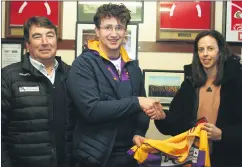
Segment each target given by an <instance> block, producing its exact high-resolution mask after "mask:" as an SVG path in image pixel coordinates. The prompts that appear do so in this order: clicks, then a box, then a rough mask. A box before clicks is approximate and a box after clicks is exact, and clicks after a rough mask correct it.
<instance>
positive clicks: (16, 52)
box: [1, 38, 24, 68]
mask: <svg viewBox="0 0 242 167" xmlns="http://www.w3.org/2000/svg"><path fill="white" fill-rule="evenodd" d="M1 40H2V41H1V49H2V53H1V67H2V68H4V67H6V66H8V65H10V64H12V63H17V62H20V61H21V59H22V56H23V50H24V42H23V41H22V40H11V39H3V38H2V39H1Z"/></svg>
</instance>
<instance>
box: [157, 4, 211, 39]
mask: <svg viewBox="0 0 242 167" xmlns="http://www.w3.org/2000/svg"><path fill="white" fill-rule="evenodd" d="M214 11H215V2H211V1H167V2H163V1H159V2H157V22H156V41H188V42H190V41H191V42H192V41H194V39H195V38H196V36H197V34H198V33H199V32H201V31H202V30H209V29H214V20H215V15H214ZM184 18H186V19H184ZM179 20H181V21H179Z"/></svg>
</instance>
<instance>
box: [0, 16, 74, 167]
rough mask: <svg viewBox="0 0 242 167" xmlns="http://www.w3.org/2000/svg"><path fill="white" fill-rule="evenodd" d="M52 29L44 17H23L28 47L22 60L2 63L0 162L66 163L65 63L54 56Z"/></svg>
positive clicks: (35, 166)
mask: <svg viewBox="0 0 242 167" xmlns="http://www.w3.org/2000/svg"><path fill="white" fill-rule="evenodd" d="M56 34H57V29H56V27H55V25H53V24H52V23H51V21H50V20H49V19H47V18H45V17H32V18H30V19H28V20H27V21H26V23H25V24H24V38H25V41H26V47H27V49H28V50H29V52H28V53H26V55H24V56H23V60H22V62H19V63H15V64H12V65H9V66H7V67H5V68H4V69H2V112H1V114H2V167H62V166H63V167H64V166H68V165H69V164H68V159H69V158H67V156H69V155H64V152H65V149H64V145H66V144H65V143H66V142H65V126H66V125H65V124H66V122H67V121H66V104H65V102H66V96H65V95H66V94H65V92H64V91H65V90H66V86H65V78H66V76H67V72H68V71H69V68H70V67H69V66H68V65H67V64H65V63H64V62H62V61H61V58H60V57H57V56H55V55H56V50H57V36H56ZM69 157H70V156H69Z"/></svg>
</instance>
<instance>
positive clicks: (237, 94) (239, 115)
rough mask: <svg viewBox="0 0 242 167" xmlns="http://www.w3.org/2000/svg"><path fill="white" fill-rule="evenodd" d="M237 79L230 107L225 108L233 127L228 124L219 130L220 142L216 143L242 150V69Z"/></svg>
mask: <svg viewBox="0 0 242 167" xmlns="http://www.w3.org/2000/svg"><path fill="white" fill-rule="evenodd" d="M237 78H238V80H239V82H237V86H234V90H236V91H233V92H234V93H233V96H230V97H229V98H230V99H233V100H232V101H233V104H232V103H230V106H228V108H227V109H228V110H229V113H231V114H229V115H230V116H231V117H232V119H233V125H231V124H230V125H227V126H225V127H223V128H221V130H222V139H221V141H217V142H218V143H220V142H222V143H223V144H225V145H229V146H231V147H234V148H235V149H238V148H240V149H242V142H241V141H242V133H241V132H242V103H241V99H242V67H241V73H240V76H238V77H237ZM234 83H235V82H234ZM228 89H230V88H228ZM227 102H228V101H227ZM226 112H227V111H226ZM218 128H219V127H218Z"/></svg>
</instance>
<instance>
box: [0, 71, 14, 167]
mask: <svg viewBox="0 0 242 167" xmlns="http://www.w3.org/2000/svg"><path fill="white" fill-rule="evenodd" d="M1 81H2V83H1V86H2V88H1V89H2V90H1V91H2V101H1V103H2V112H1V119H2V123H1V125H2V137H1V141H2V145H1V146H2V148H1V166H2V167H11V166H12V163H11V160H10V157H9V155H8V149H7V145H6V142H5V140H4V139H5V138H6V136H7V135H8V134H7V126H8V115H9V113H10V110H11V104H10V99H11V91H10V89H9V87H8V86H7V83H6V81H5V77H4V72H3V71H2V80H1Z"/></svg>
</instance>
